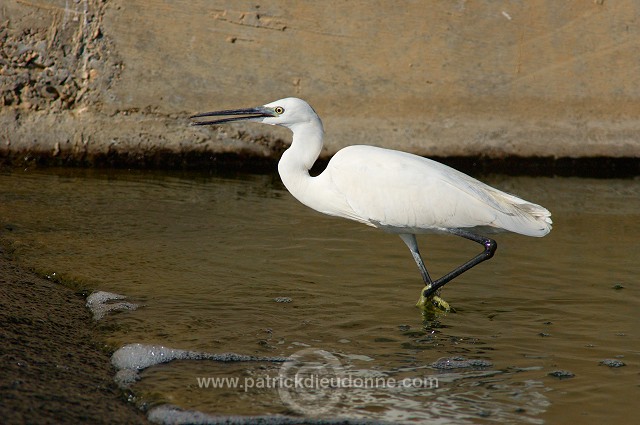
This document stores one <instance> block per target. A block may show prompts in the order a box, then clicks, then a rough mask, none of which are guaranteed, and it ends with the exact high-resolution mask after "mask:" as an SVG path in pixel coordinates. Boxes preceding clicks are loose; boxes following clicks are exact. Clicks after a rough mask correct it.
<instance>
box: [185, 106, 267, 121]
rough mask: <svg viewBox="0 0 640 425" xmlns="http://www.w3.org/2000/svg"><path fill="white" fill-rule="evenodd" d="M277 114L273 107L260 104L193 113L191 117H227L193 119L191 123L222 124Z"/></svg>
mask: <svg viewBox="0 0 640 425" xmlns="http://www.w3.org/2000/svg"><path fill="white" fill-rule="evenodd" d="M231 115H239V116H235V117H234V116H231ZM275 116H277V114H276V113H275V112H274V111H273V110H272V109H271V108H267V107H264V106H258V107H255V108H247V109H229V110H226V111H216V112H205V113H203V114H197V115H192V116H191V117H190V118H191V119H195V118H204V117H227V118H222V119H216V120H207V121H193V122H192V123H191V125H212V124H222V123H225V122H232V121H244V120H251V119H254V118H263V117H275Z"/></svg>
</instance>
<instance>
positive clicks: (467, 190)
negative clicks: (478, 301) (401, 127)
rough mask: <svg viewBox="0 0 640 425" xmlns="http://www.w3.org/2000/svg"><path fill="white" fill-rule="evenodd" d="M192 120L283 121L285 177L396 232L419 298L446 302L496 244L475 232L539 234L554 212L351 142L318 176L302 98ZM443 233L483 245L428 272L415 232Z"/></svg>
mask: <svg viewBox="0 0 640 425" xmlns="http://www.w3.org/2000/svg"><path fill="white" fill-rule="evenodd" d="M203 117H226V118H219V119H215V120H206V121H194V122H193V124H194V125H211V124H222V123H227V122H233V121H240V120H245V121H253V122H259V123H263V124H270V125H280V126H284V127H287V128H289V129H290V130H291V132H292V133H293V139H292V142H291V146H290V147H289V148H288V149H287V150H286V151H285V152H284V153H283V154H282V158H281V159H280V161H279V162H278V172H279V174H280V177H281V178H282V182H283V183H284V185H285V186H286V188H287V189H288V190H289V192H291V194H292V195H293V196H294V197H295V198H296V199H298V200H299V201H300V202H302V203H303V204H305V205H306V206H308V207H310V208H312V209H314V210H316V211H319V212H321V213H324V214H328V215H331V216H337V217H343V218H348V219H350V220H355V221H358V222H360V223H364V224H367V225H369V226H373V227H376V228H378V229H382V230H384V231H386V232H389V233H395V234H397V235H399V236H400V238H402V240H403V241H404V243H405V244H406V245H407V246H408V247H409V250H410V251H411V254H412V255H413V258H414V260H415V262H416V264H417V265H418V268H419V270H420V273H421V275H422V279H423V281H424V284H425V288H424V289H423V290H422V293H421V296H420V300H419V301H418V305H419V306H421V307H427V306H429V305H432V304H433V305H436V306H439V307H440V308H444V309H447V308H448V305H447V304H446V302H444V301H443V300H441V299H440V298H439V297H438V295H437V293H438V292H439V290H440V288H442V287H443V286H444V285H445V284H446V283H447V282H449V281H451V280H452V279H453V278H455V277H457V276H459V275H460V274H462V273H464V272H465V271H467V270H469V269H470V268H472V267H474V266H475V265H477V264H479V263H481V262H483V261H485V260H488V259H489V258H491V257H492V256H493V254H494V252H495V250H496V247H497V244H496V242H495V241H494V240H493V239H489V238H487V237H485V236H481V235H480V234H479V233H478V232H479V231H480V232H482V233H484V232H485V231H496V230H498V231H500V230H506V231H510V232H515V233H519V234H522V235H527V236H537V237H541V236H544V235H546V234H547V233H549V231H550V230H551V224H552V222H551V214H550V213H549V211H548V210H547V209H545V208H543V207H541V206H540V205H536V204H533V203H531V202H527V201H525V200H523V199H520V198H517V197H515V196H513V195H509V194H507V193H505V192H502V191H500V190H498V189H495V188H493V187H491V186H488V185H486V184H484V183H482V182H480V181H478V180H476V179H474V178H472V177H469V176H468V175H466V174H463V173H461V172H459V171H457V170H454V169H453V168H450V167H448V166H446V165H443V164H440V163H438V162H435V161H432V160H430V159H427V158H423V157H420V156H417V155H413V154H409V153H406V152H401V151H396V150H389V149H383V148H379V147H374V146H366V145H354V146H348V147H346V148H344V149H341V150H340V151H338V152H337V153H336V154H335V155H334V156H333V157H332V158H331V160H330V161H329V163H328V165H327V167H326V169H325V170H324V171H323V172H322V173H321V174H320V175H318V176H316V177H312V176H311V175H309V169H310V168H311V167H312V166H313V164H314V162H315V161H316V159H317V158H318V156H319V155H320V151H321V150H322V143H323V135H324V129H323V126H322V122H321V121H320V118H319V117H318V115H317V114H316V112H315V111H314V110H313V108H311V106H309V104H307V103H306V102H305V101H303V100H301V99H297V98H286V99H281V100H277V101H275V102H271V103H268V104H266V105H263V106H258V107H254V108H248V109H234V110H225V111H217V112H208V113H204V114H198V115H194V116H192V117H191V118H203ZM431 232H436V233H448V234H453V235H457V236H461V237H463V238H466V239H469V240H472V241H474V242H477V243H479V244H480V245H482V246H483V247H484V250H483V251H482V252H481V253H480V254H478V255H476V256H475V257H473V258H472V259H470V260H469V261H467V262H466V263H464V264H463V265H461V266H460V267H457V268H456V269H454V270H453V271H451V272H449V273H447V274H446V275H444V276H443V277H441V278H439V279H436V280H433V279H432V278H431V276H430V275H429V272H428V271H427V268H426V267H425V265H424V262H423V261H422V258H421V256H420V252H419V250H418V244H417V241H416V235H417V234H420V233H431Z"/></svg>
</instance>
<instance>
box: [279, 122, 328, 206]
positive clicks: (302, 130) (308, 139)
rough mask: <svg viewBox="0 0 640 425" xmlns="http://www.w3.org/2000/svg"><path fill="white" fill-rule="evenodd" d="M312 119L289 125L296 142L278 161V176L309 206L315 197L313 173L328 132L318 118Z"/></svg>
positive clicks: (292, 192) (290, 190) (289, 189)
mask: <svg viewBox="0 0 640 425" xmlns="http://www.w3.org/2000/svg"><path fill="white" fill-rule="evenodd" d="M308 118H309V120H308V121H304V122H297V123H293V124H288V125H287V126H286V127H288V128H289V129H290V130H291V132H292V133H293V139H292V141H291V146H289V149H287V150H286V151H285V152H284V153H283V154H282V157H281V158H280V161H279V162H278V173H279V174H280V178H281V179H282V182H283V183H284V185H285V187H286V188H287V190H288V191H289V192H291V194H292V195H293V196H294V197H295V198H296V199H298V200H299V201H300V202H302V203H303V204H305V205H308V206H309V204H310V203H311V201H312V198H314V196H315V193H314V192H315V191H314V190H313V187H312V182H313V179H314V178H313V177H311V176H310V175H309V170H310V169H311V167H313V164H314V163H315V162H316V159H318V156H320V152H321V151H322V139H323V135H324V129H323V127H322V121H320V118H318V116H317V115H316V116H310V117H308Z"/></svg>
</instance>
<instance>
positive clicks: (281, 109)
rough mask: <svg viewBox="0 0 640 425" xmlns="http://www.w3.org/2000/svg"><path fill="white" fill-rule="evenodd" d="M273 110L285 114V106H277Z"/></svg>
mask: <svg viewBox="0 0 640 425" xmlns="http://www.w3.org/2000/svg"><path fill="white" fill-rule="evenodd" d="M273 112H275V113H276V114H278V115H282V114H284V108H283V107H282V106H276V107H275V108H273Z"/></svg>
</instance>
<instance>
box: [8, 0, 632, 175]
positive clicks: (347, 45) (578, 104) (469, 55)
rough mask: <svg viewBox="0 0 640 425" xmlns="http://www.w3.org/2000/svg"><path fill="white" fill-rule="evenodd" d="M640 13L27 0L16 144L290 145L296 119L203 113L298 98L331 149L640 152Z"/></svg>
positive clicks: (18, 25) (15, 44)
mask: <svg viewBox="0 0 640 425" xmlns="http://www.w3.org/2000/svg"><path fill="white" fill-rule="evenodd" d="M639 12H640V7H639V6H638V4H637V2H635V1H633V0H628V1H617V2H610V1H595V2H584V1H579V0H575V1H566V2H555V1H543V2H536V3H522V4H511V3H509V4H507V3H496V2H491V1H488V0H486V1H485V0H483V1H477V2H466V1H458V2H441V3H436V4H429V5H428V7H427V6H425V5H424V4H422V3H416V4H406V5H404V6H403V7H402V8H398V7H397V6H396V5H395V4H391V3H389V4H384V3H382V4H377V5H376V7H371V5H370V3H369V2H367V1H353V2H348V3H343V2H330V4H328V3H324V2H322V3H313V2H312V3H305V4H300V3H299V2H288V1H284V2H276V3H265V4H262V3H261V2H224V1H220V2H214V3H211V2H208V1H203V0H199V1H191V2H187V1H175V2H171V3H170V4H168V3H166V2H162V1H159V0H136V1H124V0H106V1H102V0H78V1H75V2H68V1H62V0H51V1H47V2H31V1H26V0H16V1H10V2H8V3H6V4H3V6H2V8H0V24H1V25H0V157H1V158H3V160H4V162H10V163H12V164H15V165H25V164H28V163H29V161H30V160H35V161H37V162H39V163H47V164H56V165H58V164H75V165H84V166H92V165H95V164H100V163H102V164H105V165H109V166H111V165H114V166H132V165H133V166H140V167H147V166H158V167H165V168H169V167H175V166H180V165H181V164H182V165H185V166H191V164H194V163H197V164H199V163H202V164H206V163H207V161H209V162H213V163H216V162H217V163H220V162H227V161H228V160H229V159H230V158H237V159H238V158H239V160H240V161H246V160H253V159H257V160H258V161H260V160H262V159H264V158H269V159H274V158H277V156H278V155H279V153H280V152H281V148H282V145H283V143H284V141H285V140H286V139H287V138H288V134H287V133H286V131H278V130H277V129H271V128H266V127H264V126H240V125H237V126H227V127H223V128H209V129H200V128H199V129H194V128H192V127H189V126H188V116H189V115H191V114H193V113H196V112H203V111H207V110H213V109H227V108H234V107H243V106H254V105H258V104H263V103H266V102H269V101H272V100H274V99H278V98H282V97H287V96H297V97H301V98H304V99H306V100H308V101H309V102H310V103H311V104H312V105H313V106H314V108H315V109H316V110H317V111H318V113H319V114H320V115H321V117H322V119H323V121H324V123H325V129H326V133H327V138H326V139H327V141H326V149H325V151H324V152H323V157H325V158H326V157H329V156H330V155H331V154H332V153H334V152H335V151H336V150H338V149H340V148H342V147H343V146H346V145H350V144H358V143H367V144H373V145H379V146H385V147H391V148H397V149H402V150H407V151H411V152H414V153H417V154H420V155H425V156H431V157H438V158H446V157H468V158H488V159H490V160H492V161H500V160H503V161H504V160H509V159H511V158H547V159H557V158H561V159H565V158H570V159H572V160H573V159H576V158H577V159H579V158H589V159H593V158H623V159H624V158H626V159H627V160H628V159H632V158H638V157H640V138H638V136H637V135H638V134H640V120H639V119H638V116H637V108H638V104H639V102H640V65H639V63H638V61H637V51H638V49H639V48H640V41H639V40H640V27H638V25H637V23H636V22H635V20H636V17H637V16H638V13H639ZM256 142H257V143H256ZM232 165H234V164H232ZM513 168H519V167H518V166H516V167H513Z"/></svg>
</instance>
